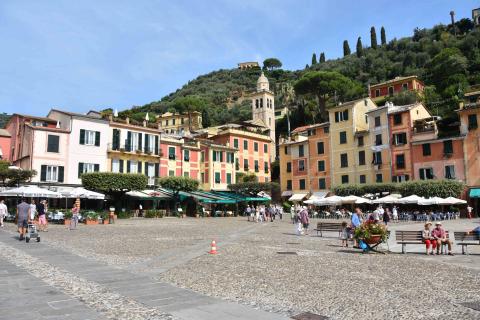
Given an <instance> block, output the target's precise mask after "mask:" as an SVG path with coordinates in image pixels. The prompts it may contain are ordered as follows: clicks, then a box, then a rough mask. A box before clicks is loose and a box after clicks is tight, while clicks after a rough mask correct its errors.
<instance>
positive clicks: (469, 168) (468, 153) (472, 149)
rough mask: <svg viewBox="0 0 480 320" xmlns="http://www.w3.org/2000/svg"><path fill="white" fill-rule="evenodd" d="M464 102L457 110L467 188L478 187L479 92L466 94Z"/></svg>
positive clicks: (479, 179) (479, 142)
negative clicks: (462, 138) (462, 142)
mask: <svg viewBox="0 0 480 320" xmlns="http://www.w3.org/2000/svg"><path fill="white" fill-rule="evenodd" d="M465 98H466V101H465V102H464V103H462V104H461V105H460V109H459V110H457V112H458V115H459V117H460V133H461V134H462V135H463V136H464V137H465V139H464V140H463V141H464V145H463V158H464V161H465V171H466V182H467V185H468V186H475V187H480V156H479V155H480V129H479V126H478V123H479V121H480V91H476V92H472V93H469V94H466V97H465Z"/></svg>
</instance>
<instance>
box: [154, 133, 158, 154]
mask: <svg viewBox="0 0 480 320" xmlns="http://www.w3.org/2000/svg"><path fill="white" fill-rule="evenodd" d="M155 154H156V155H158V136H155Z"/></svg>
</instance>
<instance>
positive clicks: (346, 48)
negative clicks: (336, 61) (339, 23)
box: [343, 40, 352, 57]
mask: <svg viewBox="0 0 480 320" xmlns="http://www.w3.org/2000/svg"><path fill="white" fill-rule="evenodd" d="M351 53H352V52H351V51H350V45H349V44H348V41H347V40H344V41H343V56H344V57H345V56H349V55H350V54H351Z"/></svg>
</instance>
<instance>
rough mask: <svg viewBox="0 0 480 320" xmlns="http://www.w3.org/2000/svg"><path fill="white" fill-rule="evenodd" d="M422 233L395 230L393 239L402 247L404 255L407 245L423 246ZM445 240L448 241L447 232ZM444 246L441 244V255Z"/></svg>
mask: <svg viewBox="0 0 480 320" xmlns="http://www.w3.org/2000/svg"><path fill="white" fill-rule="evenodd" d="M422 233H423V231H402V230H396V231H395V237H396V239H397V243H398V244H401V245H402V253H405V247H406V246H407V244H423V237H422ZM445 233H446V238H447V239H449V235H448V231H445ZM445 245H446V244H442V247H441V250H442V253H443V247H444V246H445Z"/></svg>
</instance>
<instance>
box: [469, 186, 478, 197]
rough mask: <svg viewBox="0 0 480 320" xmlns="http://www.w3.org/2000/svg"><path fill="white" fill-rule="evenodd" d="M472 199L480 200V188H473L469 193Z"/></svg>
mask: <svg viewBox="0 0 480 320" xmlns="http://www.w3.org/2000/svg"><path fill="white" fill-rule="evenodd" d="M469 196H470V198H480V188H472V189H470V193H469Z"/></svg>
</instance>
